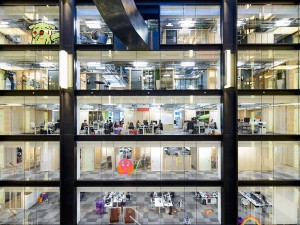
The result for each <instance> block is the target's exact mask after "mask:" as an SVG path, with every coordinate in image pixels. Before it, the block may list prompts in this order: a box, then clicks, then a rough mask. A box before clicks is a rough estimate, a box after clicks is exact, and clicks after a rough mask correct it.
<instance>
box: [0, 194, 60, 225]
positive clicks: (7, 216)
mask: <svg viewBox="0 0 300 225" xmlns="http://www.w3.org/2000/svg"><path fill="white" fill-rule="evenodd" d="M48 196H49V199H48V202H42V203H36V204H35V205H34V206H32V207H31V208H29V209H13V210H16V212H17V214H16V215H15V216H13V215H12V214H11V213H10V212H9V209H3V210H2V212H1V214H0V224H11V225H13V224H18V225H19V224H24V225H27V224H28V225H43V224H45V225H52V224H54V225H55V224H60V213H59V210H60V207H59V203H60V197H59V193H57V192H48Z"/></svg>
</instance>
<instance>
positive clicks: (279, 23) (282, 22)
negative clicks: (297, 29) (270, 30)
mask: <svg viewBox="0 0 300 225" xmlns="http://www.w3.org/2000/svg"><path fill="white" fill-rule="evenodd" d="M290 24H291V21H290V19H289V18H284V19H281V20H277V21H275V26H276V27H287V26H289V25H290Z"/></svg>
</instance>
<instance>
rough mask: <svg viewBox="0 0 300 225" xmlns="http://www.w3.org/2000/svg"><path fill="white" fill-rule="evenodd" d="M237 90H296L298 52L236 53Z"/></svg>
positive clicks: (299, 81)
mask: <svg viewBox="0 0 300 225" xmlns="http://www.w3.org/2000/svg"><path fill="white" fill-rule="evenodd" d="M237 67H238V88H239V89H298V88H299V87H300V79H299V51H296V50H284V51H283V50H249V51H239V52H238V63H237Z"/></svg>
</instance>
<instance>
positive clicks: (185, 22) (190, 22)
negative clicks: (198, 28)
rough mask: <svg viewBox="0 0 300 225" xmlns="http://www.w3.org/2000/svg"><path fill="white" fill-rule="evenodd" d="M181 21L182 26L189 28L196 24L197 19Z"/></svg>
mask: <svg viewBox="0 0 300 225" xmlns="http://www.w3.org/2000/svg"><path fill="white" fill-rule="evenodd" d="M179 23H180V26H181V27H186V28H189V27H193V26H195V23H196V21H193V20H182V21H179Z"/></svg>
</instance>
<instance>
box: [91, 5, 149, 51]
mask: <svg viewBox="0 0 300 225" xmlns="http://www.w3.org/2000/svg"><path fill="white" fill-rule="evenodd" d="M94 3H95V5H96V7H97V9H98V10H99V12H100V14H101V16H102V18H103V19H104V21H105V22H106V24H107V26H108V27H109V28H110V30H111V31H112V32H113V34H114V35H116V36H117V37H118V38H119V39H120V40H121V41H122V42H123V43H124V44H125V45H126V47H127V48H128V50H149V49H150V47H149V46H150V44H149V38H148V27H147V25H146V23H145V21H144V19H143V17H142V16H141V14H140V12H139V11H138V9H137V7H136V5H135V3H134V0H94Z"/></svg>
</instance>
